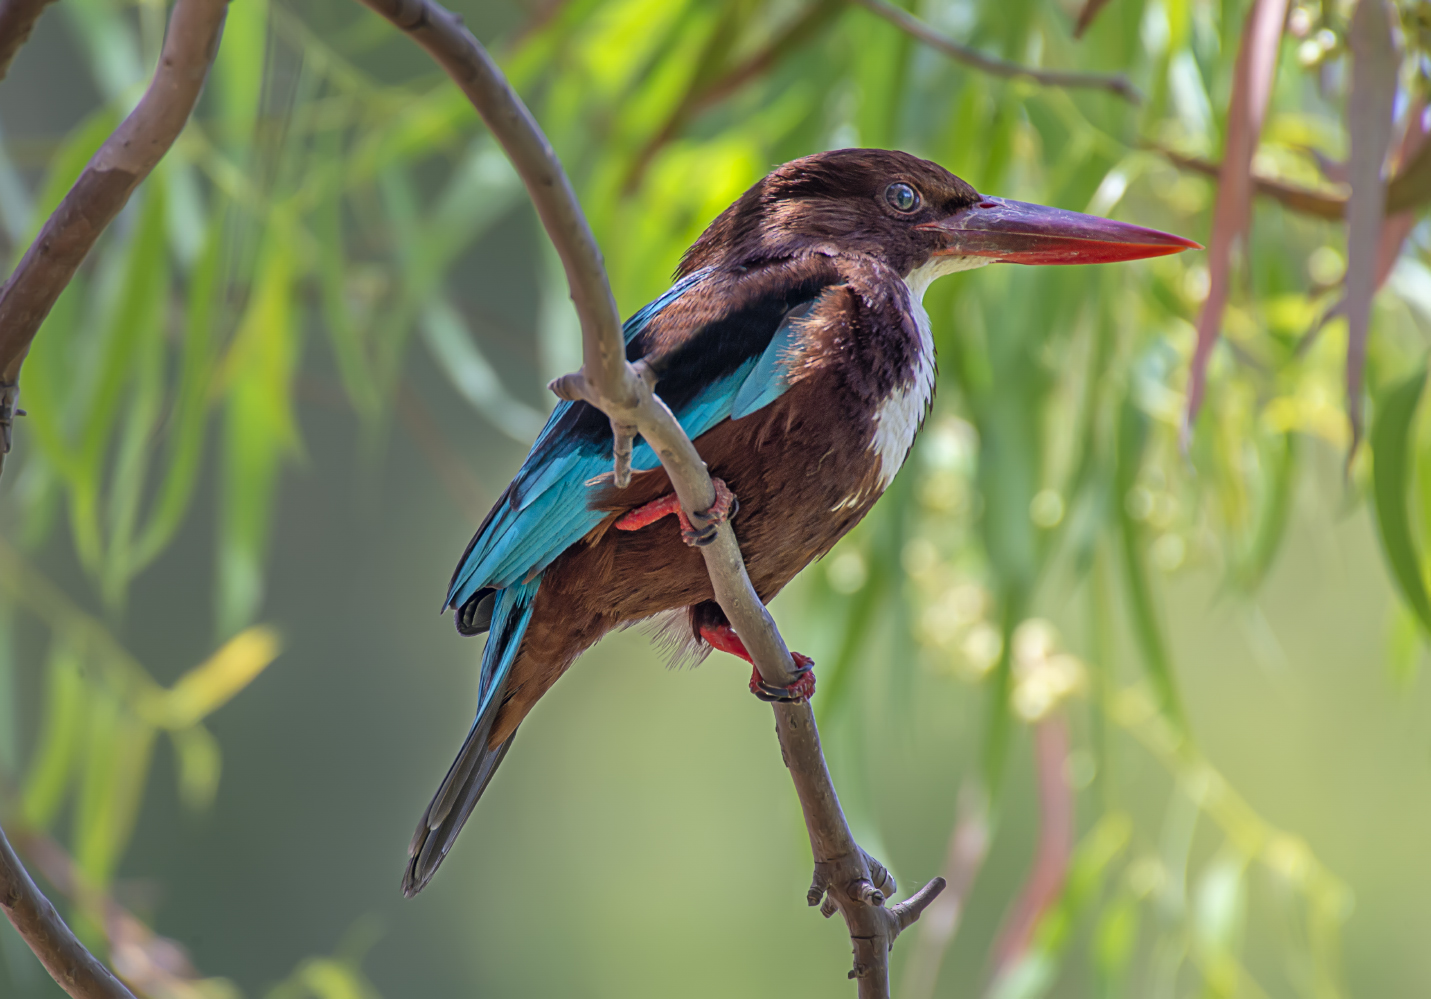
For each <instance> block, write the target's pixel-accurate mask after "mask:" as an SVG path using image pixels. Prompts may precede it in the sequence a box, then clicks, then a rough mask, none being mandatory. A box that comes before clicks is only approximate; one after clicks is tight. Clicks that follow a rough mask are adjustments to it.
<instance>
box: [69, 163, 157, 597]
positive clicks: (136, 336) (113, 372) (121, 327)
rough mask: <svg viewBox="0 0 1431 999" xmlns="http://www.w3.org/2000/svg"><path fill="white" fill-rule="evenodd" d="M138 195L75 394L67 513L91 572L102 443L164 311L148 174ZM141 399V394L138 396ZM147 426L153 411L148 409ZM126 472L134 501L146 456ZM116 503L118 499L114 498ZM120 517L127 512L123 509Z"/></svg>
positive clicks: (99, 561)
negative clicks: (106, 307) (108, 305)
mask: <svg viewBox="0 0 1431 999" xmlns="http://www.w3.org/2000/svg"><path fill="white" fill-rule="evenodd" d="M145 188H146V190H145V191H144V193H143V201H142V203H141V209H140V214H139V221H138V225H137V226H136V229H135V232H134V236H133V239H132V240H131V241H130V244H129V246H128V247H127V250H126V251H125V257H124V270H123V276H122V278H121V289H122V290H121V293H120V298H119V301H118V303H117V304H116V306H115V309H114V313H113V316H112V319H111V321H110V323H109V324H108V328H107V330H105V331H104V332H103V333H102V335H101V337H100V342H99V343H98V344H97V345H95V346H94V349H93V351H92V354H91V356H90V357H89V358H88V361H87V364H86V369H87V372H88V373H90V374H92V375H93V377H94V381H93V382H92V387H91V390H90V393H89V396H88V398H87V399H81V400H78V404H77V405H76V407H75V408H76V409H78V410H79V411H80V417H79V428H80V435H79V454H78V459H77V464H76V467H75V477H74V479H73V480H72V482H71V490H72V492H71V499H70V519H71V525H72V530H73V531H74V535H75V548H76V550H77V551H78V553H79V555H80V559H81V561H82V562H83V563H84V564H85V566H86V567H87V568H89V569H90V570H91V571H92V572H96V573H100V572H101V570H102V567H103V564H104V542H103V530H102V527H101V520H100V502H101V494H102V489H103V482H104V473H105V468H106V465H107V463H108V457H109V456H108V454H107V448H108V445H109V441H110V439H111V437H112V435H113V431H114V424H115V422H116V413H117V411H118V409H119V407H120V404H121V402H122V401H123V400H124V398H125V393H126V391H128V392H129V397H130V400H131V401H134V400H135V399H136V398H138V397H139V394H138V392H137V391H136V385H135V384H134V378H135V375H136V373H137V371H138V370H139V369H140V367H141V365H142V362H143V360H144V358H146V357H149V358H151V360H152V359H153V355H152V354H150V353H148V350H147V348H153V347H156V345H157V344H158V343H160V342H162V337H163V333H164V330H163V310H164V304H165V292H166V291H167V289H168V280H169V278H168V245H167V242H166V240H165V232H164V215H165V208H166V205H165V199H164V196H163V190H162V188H160V187H158V186H156V185H155V184H154V182H153V181H152V180H151V181H150V182H149V183H148V184H146V185H145ZM150 384H151V386H152V388H153V390H154V395H153V396H152V397H151V398H150V399H149V400H147V402H148V404H150V405H151V406H152V405H153V404H156V403H157V391H158V386H157V383H155V382H153V380H152V379H151V383H150ZM140 402H141V404H144V403H145V402H146V400H143V399H142V398H140ZM138 415H139V416H140V418H141V426H140V427H139V428H138V432H137V434H131V448H140V449H142V447H143V444H144V440H143V438H144V437H146V436H147V431H146V428H145V427H144V426H143V421H144V417H145V416H146V414H145V413H144V412H142V411H141V412H140V413H139V414H138ZM148 415H149V417H150V418H149V419H148V421H147V422H148V423H149V424H151V425H152V422H153V420H152V416H153V415H154V411H151V412H150V413H149V414H148ZM130 457H131V469H130V471H131V472H132V474H133V476H134V477H133V478H132V479H131V480H130V481H128V482H125V483H123V484H122V488H127V489H129V490H130V492H131V495H132V497H133V498H132V501H131V502H133V503H137V502H138V490H139V488H140V486H142V473H143V468H135V467H134V464H135V463H136V462H139V463H142V462H144V461H145V460H147V459H146V458H145V457H144V455H143V454H142V450H141V451H140V453H139V454H134V453H133V452H131V456H130ZM121 502H124V501H123V500H122V499H121ZM124 515H125V516H131V515H132V514H129V513H126V514H124Z"/></svg>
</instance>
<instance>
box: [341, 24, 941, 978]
mask: <svg viewBox="0 0 1431 999" xmlns="http://www.w3.org/2000/svg"><path fill="white" fill-rule="evenodd" d="M363 2H364V3H365V4H366V5H367V6H368V7H370V8H371V9H373V10H374V11H376V12H377V13H379V14H381V15H382V16H384V17H386V18H387V19H388V20H390V21H392V22H393V23H394V24H395V25H397V26H398V27H399V28H401V29H402V30H403V31H405V32H406V33H408V34H409V35H411V36H412V38H413V39H414V40H415V41H416V42H417V43H418V44H419V45H421V46H422V47H423V48H425V49H426V50H427V51H428V52H429V53H431V54H432V56H433V57H434V58H435V59H437V61H438V62H439V64H441V65H442V67H443V69H445V70H446V71H447V72H448V73H449V75H451V76H452V78H453V80H454V81H455V82H456V83H457V84H458V86H459V87H461V88H462V91H463V93H465V94H466V95H467V96H468V98H469V99H470V100H471V101H472V103H473V105H474V106H476V108H477V110H478V112H479V113H480V114H481V115H482V118H483V120H484V121H485V122H486V123H487V127H488V128H489V129H491V131H492V133H493V135H494V136H495V137H496V138H497V140H498V141H499V142H501V143H502V145H503V147H504V148H505V149H506V150H507V153H508V156H509V157H510V158H511V160H512V165H513V167H514V168H515V169H516V171H517V173H518V175H519V176H521V178H522V180H523V182H524V183H525V184H526V185H527V190H528V191H529V192H530V194H531V196H532V200H533V202H534V203H535V204H536V206H537V211H538V213H539V215H540V216H541V218H542V222H543V224H544V225H545V227H546V230H547V234H548V235H549V236H550V238H551V239H552V242H553V243H554V244H555V245H556V248H557V252H558V255H559V256H560V257H561V260H562V262H563V265H564V266H565V267H566V271H567V277H568V280H569V281H570V284H571V288H572V298H573V300H574V301H575V302H576V305H577V312H578V315H579V317H580V319H581V327H582V347H583V353H582V357H583V367H582V370H581V371H580V372H577V373H575V374H570V375H565V376H563V377H561V378H558V379H557V380H556V381H555V382H553V383H552V390H553V391H554V392H556V394H557V395H559V396H561V397H562V398H564V399H570V400H577V399H580V400H584V401H586V402H588V403H590V404H591V405H593V406H596V407H597V408H598V409H600V410H602V411H603V412H604V413H605V414H606V415H607V416H608V417H610V418H611V421H612V426H613V431H614V438H615V462H616V470H615V471H616V475H615V477H616V480H617V483H618V485H622V484H625V483H626V482H627V481H629V477H630V453H631V445H632V442H633V440H634V438H635V435H636V434H638V433H639V434H640V435H641V436H642V437H643V438H644V439H645V440H646V442H647V443H648V444H650V446H651V447H652V449H653V450H654V451H655V452H656V455H657V456H658V457H659V458H660V460H661V464H662V465H663V466H664V467H665V470H666V473H667V475H668V476H669V477H670V480H671V484H672V486H673V487H674V488H675V491H676V494H677V496H678V497H679V498H680V501H681V505H682V507H683V508H684V510H685V511H686V514H687V516H688V517H689V518H690V520H691V523H692V525H693V526H695V527H696V528H697V529H698V530H700V529H703V528H709V527H710V526H712V525H713V524H714V526H715V529H716V530H715V539H714V541H712V542H711V543H710V544H708V545H705V546H703V547H702V548H701V553H702V554H703V555H704V557H705V560H706V568H707V571H708V572H709V573H710V578H711V585H712V588H713V589H714V591H715V597H716V600H717V602H718V603H719V604H720V606H721V609H722V610H723V611H724V612H725V614H726V617H727V618H728V619H729V620H730V623H731V625H732V626H733V627H734V629H735V631H736V633H737V634H738V635H739V636H740V638H741V640H742V641H743V642H744V644H745V647H746V649H747V650H748V651H749V652H750V654H751V656H752V658H753V659H754V660H755V663H756V666H757V668H758V669H759V671H760V674H761V676H762V677H763V678H764V679H765V681H766V682H767V683H769V684H772V685H775V686H782V687H783V686H787V685H788V684H790V683H791V682H792V681H793V680H794V679H795V676H796V674H795V669H794V663H793V662H792V660H791V657H790V652H789V650H788V649H787V648H786V647H785V642H784V639H782V638H781V636H780V632H779V630H778V629H777V628H776V627H775V622H774V620H773V619H772V618H771V617H770V614H769V612H768V611H767V610H766V608H765V605H764V604H762V603H761V602H760V599H759V597H758V596H757V595H756V593H755V590H754V588H753V587H752V586H751V584H750V578H749V576H748V575H747V573H746V569H745V562H744V560H743V558H742V556H741V553H740V546H739V544H738V543H737V541H736V538H735V534H734V532H733V531H732V529H731V526H730V524H729V522H728V521H725V520H720V521H719V522H715V521H713V519H712V518H711V517H708V516H706V515H705V513H706V511H708V510H709V509H710V508H711V507H712V506H713V505H714V503H715V500H716V492H715V487H714V485H713V484H712V482H711V477H710V474H709V473H708V472H707V471H706V467H705V463H704V462H702V461H701V458H700V455H699V454H698V453H697V452H696V449H695V446H694V445H693V444H692V443H691V440H690V438H689V437H687V436H686V433H685V431H684V430H683V429H682V428H681V425H680V424H679V423H678V422H677V421H676V419H675V417H674V416H673V415H672V413H671V411H670V409H668V408H667V407H666V405H665V403H663V402H662V401H661V399H660V397H659V396H658V395H656V393H655V391H654V383H655V377H654V374H653V373H652V372H651V371H650V370H649V369H647V368H646V366H645V365H644V364H643V363H642V362H641V361H637V362H636V363H635V364H631V363H628V362H627V361H626V358H625V350H624V346H623V340H622V336H621V324H620V320H619V316H618V315H617V313H616V307H615V302H614V300H613V298H612V296H611V291H610V287H609V285H608V283H607V280H606V273H605V269H604V267H603V266H602V260H601V254H600V252H599V251H598V250H597V247H596V242H595V239H594V238H593V236H592V234H591V230H590V228H589V227H588V225H587V223H586V219H585V216H584V215H583V214H582V211H581V208H580V205H579V204H578V203H577V200H576V196H575V194H574V193H573V191H572V189H571V185H570V184H569V183H568V181H567V179H566V175H565V172H564V171H563V170H562V167H561V164H560V162H559V161H558V160H557V158H556V156H555V154H554V153H553V152H552V150H551V146H550V145H549V144H548V142H547V141H546V138H545V136H544V135H543V134H542V132H541V129H540V127H539V126H538V125H537V123H536V121H535V120H534V119H533V118H532V116H531V114H530V112H529V111H528V110H527V109H526V107H525V105H523V103H522V101H521V99H520V98H519V97H518V96H517V95H516V93H515V92H514V91H513V90H512V89H511V87H510V86H509V85H508V83H507V81H506V79H505V77H504V76H503V75H502V72H501V70H500V69H498V68H497V66H496V64H495V63H494V62H493V61H492V59H491V57H490V56H489V55H488V54H487V52H486V51H485V50H484V49H483V48H482V46H481V44H480V43H479V42H478V41H477V39H476V38H475V37H473V35H472V34H471V32H469V31H468V30H467V29H466V28H465V27H463V26H462V24H461V22H460V21H458V19H457V18H456V17H454V16H453V15H452V14H451V13H450V12H448V11H447V10H445V9H443V8H442V7H441V6H439V5H437V4H435V3H432V2H429V0H363ZM774 709H775V718H776V731H777V733H778V735H779V738H780V745H781V748H782V750H783V754H784V757H785V762H786V765H787V766H788V767H789V770H790V775H791V779H792V780H793V781H794V783H795V790H796V793H797V795H798V796H799V799H800V805H801V808H802V810H803V812H804V815H805V826H806V830H807V832H808V833H809V836H810V846H811V850H812V852H813V854H814V860H815V879H814V883H813V884H812V886H811V889H810V892H809V901H810V902H811V904H812V905H818V904H820V903H821V900H822V899H825V906H824V908H823V909H822V911H825V912H826V913H827V914H832V913H833V911H834V910H838V911H840V912H841V913H842V914H843V915H844V917H845V922H846V925H847V926H848V928H849V932H850V938H851V941H852V943H853V945H854V951H855V968H854V971H853V972H851V976H850V977H853V978H856V979H858V982H859V995H860V996H861V997H869V999H874V997H880V999H887V997H888V996H889V949H890V946H891V945H892V944H893V942H894V939H895V937H897V936H898V935H899V933H900V932H901V931H902V930H904V929H905V928H906V927H908V926H909V925H910V924H911V923H913V922H914V921H915V920H916V919H918V918H919V915H920V913H921V912H923V911H924V909H925V907H927V906H928V905H929V903H930V902H931V901H933V899H934V897H935V896H936V895H938V893H939V892H940V890H942V889H943V887H944V881H943V879H942V878H935V879H934V880H933V881H931V882H930V883H929V884H928V885H926V886H925V887H924V888H923V889H921V890H920V891H919V892H917V893H916V894H915V895H914V896H913V897H912V898H910V899H909V900H908V901H906V902H904V903H901V904H900V905H895V906H885V904H884V902H885V897H886V896H887V895H889V894H892V893H893V891H894V884H893V880H892V879H891V878H890V877H889V875H888V873H887V872H886V871H885V870H884V869H883V868H882V867H880V866H879V865H878V864H877V863H874V862H873V861H872V860H871V859H870V858H869V857H868V855H867V854H865V852H864V851H863V850H861V849H860V847H859V845H858V844H857V843H856V842H855V839H854V836H853V835H852V834H851V832H850V828H849V824H848V823H847V822H846V821H845V817H844V813H843V812H842V811H841V809H840V803H839V798H838V796H837V795H836V794H835V789H834V785H833V784H832V783H831V781H830V775H829V771H828V770H827V769H826V767H825V759H824V755H823V754H822V752H821V750H820V738H819V733H818V731H817V730H816V727H815V716H814V712H813V711H812V710H811V709H810V705H809V702H808V701H799V702H795V703H788V704H787V703H776V704H775V705H774ZM831 903H833V906H831Z"/></svg>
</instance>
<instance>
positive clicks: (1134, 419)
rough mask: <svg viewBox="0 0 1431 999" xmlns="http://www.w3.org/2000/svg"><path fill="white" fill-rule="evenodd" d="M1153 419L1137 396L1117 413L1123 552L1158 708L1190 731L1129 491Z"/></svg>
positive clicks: (1116, 500)
mask: <svg viewBox="0 0 1431 999" xmlns="http://www.w3.org/2000/svg"><path fill="white" fill-rule="evenodd" d="M1147 423H1148V419H1147V417H1146V416H1145V415H1144V414H1143V412H1142V411H1141V410H1140V409H1138V407H1137V404H1136V403H1134V402H1133V400H1132V399H1131V398H1130V399H1127V400H1125V401H1124V403H1123V405H1122V408H1121V412H1120V413H1119V416H1118V445H1117V464H1116V468H1115V471H1114V477H1113V478H1114V494H1113V505H1114V510H1115V512H1116V515H1117V517H1118V525H1119V535H1120V539H1119V540H1120V542H1121V546H1122V551H1123V582H1124V592H1125V596H1126V597H1127V599H1128V612H1129V616H1130V618H1131V619H1132V625H1133V636H1134V638H1135V639H1136V640H1137V643H1138V651H1139V653H1140V656H1139V659H1140V661H1141V662H1142V664H1143V669H1144V670H1145V671H1146V672H1147V674H1148V680H1149V682H1150V683H1152V685H1153V689H1154V690H1155V691H1156V693H1157V698H1158V703H1159V707H1160V708H1161V709H1162V711H1163V712H1164V714H1166V715H1167V717H1168V718H1169V720H1171V721H1172V722H1173V723H1174V724H1175V725H1176V726H1177V727H1178V728H1179V729H1180V730H1185V729H1186V723H1185V721H1184V717H1183V708H1182V698H1181V697H1180V696H1179V694H1178V687H1177V679H1176V678H1175V677H1174V675H1173V664H1172V660H1171V658H1170V657H1169V656H1168V652H1167V644H1166V642H1165V640H1164V638H1163V629H1162V625H1161V623H1160V622H1159V621H1158V612H1157V601H1156V598H1155V596H1154V594H1153V588H1152V582H1151V581H1150V580H1149V579H1148V568H1147V566H1146V565H1145V564H1144V561H1143V536H1142V531H1141V530H1140V529H1139V524H1138V522H1137V521H1135V520H1134V519H1133V518H1132V516H1130V515H1129V513H1128V495H1129V493H1130V492H1131V491H1132V489H1133V486H1134V484H1135V483H1136V482H1137V479H1138V470H1139V469H1140V468H1141V466H1142V461H1143V448H1144V445H1145V442H1146V440H1147V434H1148V426H1147Z"/></svg>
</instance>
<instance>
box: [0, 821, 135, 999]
mask: <svg viewBox="0 0 1431 999" xmlns="http://www.w3.org/2000/svg"><path fill="white" fill-rule="evenodd" d="M0 908H3V909H4V910H5V915H6V917H7V918H9V920H10V923H11V925H12V926H14V927H15V929H16V931H18V932H19V934H20V936H21V937H22V938H23V939H24V941H25V943H27V944H29V946H30V949H31V950H32V951H34V952H35V956H36V957H38V958H39V959H40V963H41V964H43V965H44V966H45V970H46V971H48V972H49V973H50V976H51V977H52V978H54V980H55V981H56V982H58V983H59V985H60V987H61V988H62V989H64V990H65V991H66V992H68V993H69V994H70V995H71V996H73V997H74V999H134V994H133V993H132V992H130V991H129V990H128V989H126V988H125V987H124V985H123V984H122V983H121V982H120V981H119V979H117V978H115V977H114V975H112V974H111V973H110V971H109V969H108V968H106V967H105V966H104V965H103V964H101V963H100V962H99V959H98V958H96V957H95V956H94V955H93V954H91V953H90V952H89V951H88V950H86V949H85V946H84V944H82V943H80V942H79V939H78V938H77V937H76V936H75V935H74V933H73V932H71V930H70V928H69V927H68V926H66V925H65V921H64V920H63V919H61V918H60V914H59V913H58V912H56V911H55V907H54V906H53V905H51V904H50V900H49V899H47V898H45V896H44V895H43V894H41V892H40V889H39V888H36V887H35V882H34V880H33V879H32V878H31V877H30V873H29V871H27V870H25V865H24V864H22V863H20V858H19V857H17V856H15V850H14V848H13V847H12V846H11V845H10V841H9V840H8V839H6V838H5V830H3V829H0Z"/></svg>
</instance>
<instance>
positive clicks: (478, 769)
mask: <svg viewBox="0 0 1431 999" xmlns="http://www.w3.org/2000/svg"><path fill="white" fill-rule="evenodd" d="M538 585H540V580H533V581H531V582H529V583H519V584H517V585H514V586H511V587H508V588H506V589H503V590H499V591H497V593H496V600H495V601H494V607H493V608H492V611H491V629H492V630H491V634H490V635H488V636H487V647H486V648H485V649H484V650H483V652H482V681H481V684H480V688H481V689H480V695H479V705H478V708H477V720H476V721H475V722H474V723H473V725H472V729H471V731H469V732H468V733H467V739H466V740H465V741H464V742H463V743H462V749H461V750H459V751H458V753H457V759H455V760H453V761H452V766H451V767H450V768H449V769H448V771H447V776H446V777H445V778H443V781H442V786H441V787H439V788H438V789H437V793H436V794H435V795H433V797H432V801H431V802H430V803H429V804H428V806H427V809H426V811H424V812H423V813H422V819H421V820H420V821H419V822H418V824H417V831H416V832H415V833H413V837H412V842H411V843H410V844H408V848H407V852H408V864H407V870H406V871H405V872H404V874H403V879H402V893H403V894H404V895H406V896H407V897H408V898H411V897H412V896H414V895H416V894H417V893H418V892H420V891H422V889H423V888H424V887H426V885H427V883H428V882H429V881H431V880H432V876H433V874H435V873H436V872H437V868H438V867H439V866H440V865H441V864H442V861H443V858H445V857H446V856H447V851H448V850H450V849H452V844H453V843H454V842H456V840H457V834H458V833H459V832H461V831H462V826H463V823H465V822H466V821H467V817H468V816H469V815H471V814H472V809H473V808H474V807H475V806H476V805H477V799H479V798H481V797H482V792H483V791H485V790H487V785H488V784H489V783H491V781H492V775H493V774H495V773H496V772H497V767H498V766H500V765H501V763H502V760H503V759H504V758H505V757H506V755H507V750H509V749H511V748H512V740H513V739H515V738H516V737H517V733H516V732H515V731H514V732H513V733H512V734H511V735H509V736H507V738H506V739H505V740H503V741H502V742H501V743H500V744H499V745H497V746H489V745H488V744H487V743H488V740H489V738H490V737H491V734H492V725H493V723H494V722H495V721H496V719H497V713H498V711H499V710H500V709H501V707H502V703H503V695H504V692H505V690H506V687H507V677H508V675H509V674H510V672H511V668H512V663H513V662H514V661H515V660H516V658H517V650H518V648H519V647H520V646H521V644H522V636H523V634H525V633H526V630H527V623H528V622H529V621H530V620H531V617H532V605H533V604H534V603H535V602H536V595H537V586H538Z"/></svg>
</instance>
